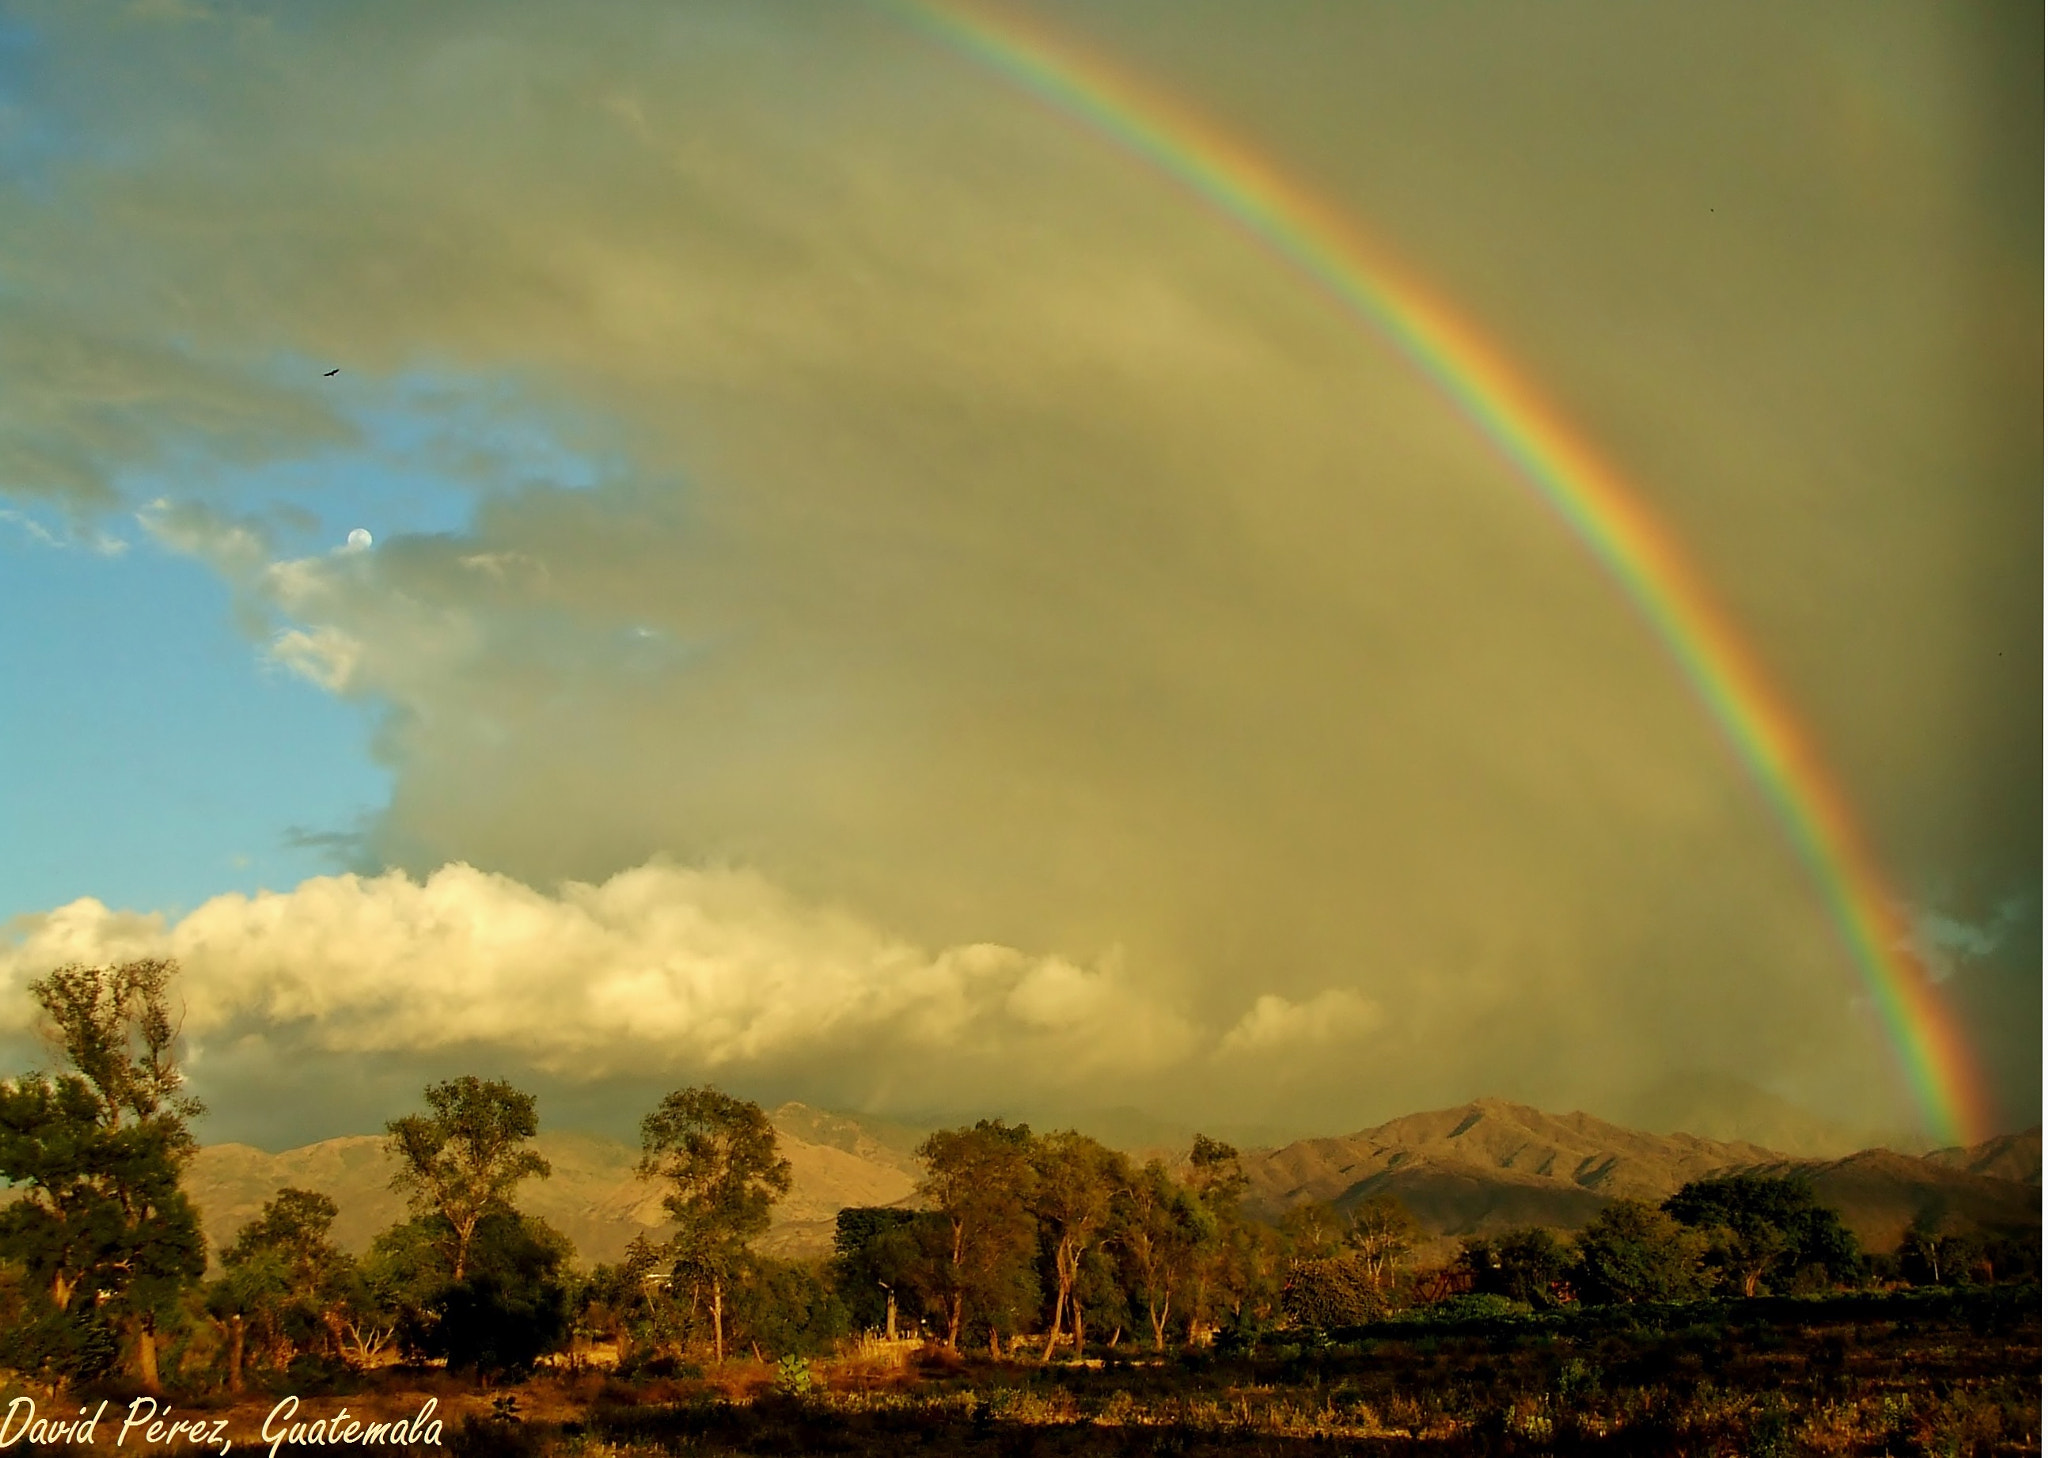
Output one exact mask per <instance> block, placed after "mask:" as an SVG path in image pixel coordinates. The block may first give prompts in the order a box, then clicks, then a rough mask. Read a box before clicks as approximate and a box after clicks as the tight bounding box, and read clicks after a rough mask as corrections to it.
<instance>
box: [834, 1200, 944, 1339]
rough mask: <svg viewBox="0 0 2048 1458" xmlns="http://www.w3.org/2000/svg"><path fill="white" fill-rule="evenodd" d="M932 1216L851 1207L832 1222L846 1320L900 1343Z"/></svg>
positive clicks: (881, 1207)
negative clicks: (903, 1311)
mask: <svg viewBox="0 0 2048 1458" xmlns="http://www.w3.org/2000/svg"><path fill="white" fill-rule="evenodd" d="M932 1219H933V1215H932V1214H931V1213H927V1212H922V1211H917V1210H899V1209H897V1208H896V1207H895V1206H892V1205H849V1206H848V1207H847V1208H846V1209H844V1210H841V1211H840V1212H839V1214H838V1217H837V1218H836V1219H835V1220H834V1222H833V1232H832V1261H831V1265H830V1268H829V1269H830V1274H831V1277H832V1283H833V1286H834V1288H835V1289H836V1290H837V1291H838V1293H839V1299H840V1300H841V1301H843V1302H845V1304H846V1310H847V1316H848V1318H849V1319H850V1320H852V1321H853V1322H855V1323H856V1324H857V1325H859V1326H861V1327H862V1328H866V1329H872V1328H874V1327H877V1326H879V1327H881V1328H882V1331H883V1334H884V1335H885V1336H886V1337H887V1338H888V1339H889V1340H890V1341H894V1340H896V1317H897V1311H898V1308H899V1306H900V1304H901V1302H902V1299H903V1295H904V1293H905V1292H906V1291H907V1290H908V1289H909V1288H910V1285H911V1283H912V1281H913V1280H915V1278H916V1273H917V1264H918V1244H919V1242H918V1239H917V1234H918V1231H917V1227H918V1226H919V1225H920V1224H924V1223H929V1222H931V1221H932Z"/></svg>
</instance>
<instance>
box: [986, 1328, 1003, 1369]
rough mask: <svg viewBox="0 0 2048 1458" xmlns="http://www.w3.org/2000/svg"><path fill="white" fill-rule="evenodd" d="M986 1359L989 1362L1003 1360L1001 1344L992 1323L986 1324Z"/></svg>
mask: <svg viewBox="0 0 2048 1458" xmlns="http://www.w3.org/2000/svg"><path fill="white" fill-rule="evenodd" d="M988 1358H989V1360H990V1361H991V1362H1000V1361H1001V1360H1002V1359H1003V1344H1002V1342H1001V1340H1000V1339H999V1338H998V1337H997V1336H996V1324H995V1323H994V1322H990V1323H989V1324H988Z"/></svg>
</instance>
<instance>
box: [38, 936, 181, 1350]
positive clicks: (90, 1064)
mask: <svg viewBox="0 0 2048 1458" xmlns="http://www.w3.org/2000/svg"><path fill="white" fill-rule="evenodd" d="M176 970H177V969H176V964H174V963H171V962H168V961H163V960H160V959H153V958H152V959H143V960H140V961H135V962H127V963H123V964H121V965H120V966H116V967H85V966H80V965H77V964H70V965H66V966H63V967H60V968H58V969H57V970H56V971H54V972H52V973H50V974H49V975H48V976H46V977H43V978H39V979H37V980H35V981H32V982H30V983H29V986H28V990H29V994H30V996H31V997H33V998H34V999H35V1002H36V1004H37V1006H38V1008H39V1009H40V1010H41V1013H42V1018H43V1021H42V1026H41V1032H42V1035H43V1037H44V1039H45V1041H46V1042H47V1043H48V1044H49V1045H50V1046H51V1047H52V1049H53V1050H54V1051H57V1052H59V1053H61V1054H62V1055H63V1057H64V1059H65V1061H66V1062H67V1063H69V1064H70V1065H71V1067H72V1068H73V1069H75V1070H76V1072H73V1073H60V1074H58V1075H57V1076H56V1077H55V1078H51V1077H49V1076H47V1075H44V1074H41V1073H30V1074H24V1075H23V1076H22V1077H20V1078H18V1079H14V1080H11V1081H8V1082H5V1083H0V1178H4V1179H5V1180H6V1181H7V1183H8V1184H9V1185H11V1186H13V1187H14V1188H15V1189H17V1190H18V1191H19V1192H20V1196H19V1198H17V1199H16V1200H15V1201H13V1202H12V1203H10V1204H9V1205H8V1206H7V1207H6V1208H5V1209H4V1210H0V1256H5V1257H7V1258H8V1259H11V1260H13V1261H15V1262H18V1263H19V1265H20V1267H21V1269H22V1270H23V1272H24V1274H25V1276H26V1277H27V1278H28V1281H29V1283H30V1286H31V1288H32V1289H33V1291H34V1293H35V1299H34V1302H33V1309H32V1310H31V1311H30V1312H29V1313H27V1316H28V1320H27V1327H28V1328H29V1329H32V1330H33V1331H36V1332H39V1333H42V1336H41V1337H39V1338H37V1340H38V1341H40V1342H42V1343H43V1345H44V1347H46V1348H47V1350H46V1352H45V1353H44V1355H43V1356H41V1357H38V1355H37V1354H36V1352H34V1351H25V1352H23V1353H22V1356H23V1358H24V1360H26V1361H28V1362H29V1363H30V1364H31V1365H41V1366H44V1367H50V1366H52V1365H54V1366H55V1367H57V1368H59V1369H66V1368H69V1369H72V1370H82V1369H81V1368H77V1366H76V1363H74V1362H73V1356H75V1357H76V1358H77V1361H78V1362H83V1363H85V1364H87V1365H91V1364H93V1363H95V1362H96V1361H97V1357H96V1356H94V1355H93V1354H94V1353H96V1352H98V1351H100V1350H102V1349H103V1347H104V1342H103V1341H102V1340H101V1339H100V1338H99V1337H96V1336H95V1335H94V1334H93V1333H94V1331H96V1330H99V1329H101V1328H103V1327H105V1326H106V1325H107V1324H108V1323H112V1324H115V1325H118V1326H124V1327H126V1328H127V1330H128V1331H129V1333H130V1334H131V1335H132V1337H133V1339H134V1343H135V1355H136V1366H137V1374H138V1376H139V1378H140V1380H141V1383H142V1385H143V1387H144V1388H145V1389H148V1390H151V1391H154V1390H155V1389H156V1388H157V1386H158V1376H157V1335H158V1328H159V1325H160V1323H164V1322H172V1321H177V1320H180V1319H182V1316H181V1313H182V1309H183V1302H182V1297H183V1295H184V1292H185V1291H186V1290H187V1288H189V1287H190V1286H192V1285H193V1284H194V1283H195V1282H197V1280H198V1279H199V1277H200V1276H201V1275H202V1274H203V1273H204V1270H205V1265H206V1255H205V1244H204V1241H203V1239H202V1237H201V1235H200V1231H199V1221H198V1217H197V1216H196V1214H195V1213H194V1212H193V1210H192V1206H191V1203H190V1201H189V1200H187V1199H186V1197H185V1194H184V1191H183V1190H182V1188H181V1187H180V1181H181V1177H182V1174H183V1171H184V1166H185V1162H186V1161H187V1160H188V1159H189V1158H190V1156H191V1154H192V1152H193V1150H194V1149H195V1148H196V1147H197V1146H196V1142H195V1141H194V1139H193V1138H192V1134H191V1131H190V1128H189V1125H188V1120H190V1119H192V1118H195V1117H197V1116H198V1115H199V1114H200V1113H202V1112H203V1108H202V1106H201V1105H200V1104H199V1102H198V1101H197V1100H196V1099H193V1098H191V1097H189V1096H188V1095H186V1094H185V1093H184V1092H183V1088H184V1075H183V1073H182V1072H181V1071H180V1069H179V1067H178V1064H177V1060H176V1057H175V1045H176V1041H177V1023H176V1020H175V1019H174V1018H173V1017H172V1016H171V1012H170V982H171V978H172V977H173V976H174V975H175V973H176ZM65 1353H71V1354H73V1356H66V1355H64V1354H65Z"/></svg>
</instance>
